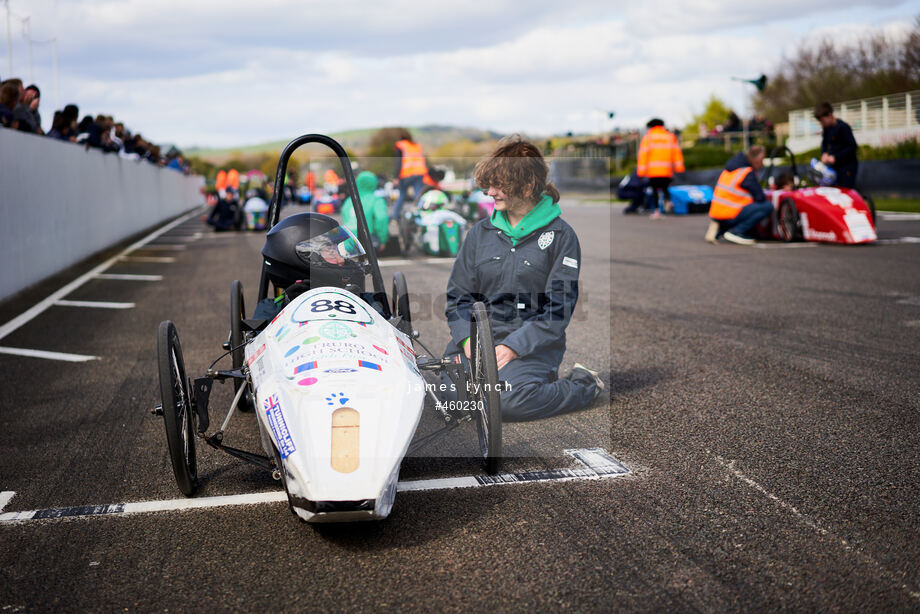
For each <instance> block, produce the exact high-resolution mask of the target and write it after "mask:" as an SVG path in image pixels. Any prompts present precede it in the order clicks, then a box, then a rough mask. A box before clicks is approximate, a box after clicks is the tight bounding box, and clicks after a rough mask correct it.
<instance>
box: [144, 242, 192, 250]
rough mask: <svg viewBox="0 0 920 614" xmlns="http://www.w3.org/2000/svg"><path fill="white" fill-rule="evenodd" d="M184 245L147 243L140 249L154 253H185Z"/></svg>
mask: <svg viewBox="0 0 920 614" xmlns="http://www.w3.org/2000/svg"><path fill="white" fill-rule="evenodd" d="M186 247H187V246H186V245H182V244H179V243H148V244H147V245H145V246H144V247H142V248H140V249H141V250H143V251H147V250H155V251H160V250H163V251H170V252H181V251H185V248H186Z"/></svg>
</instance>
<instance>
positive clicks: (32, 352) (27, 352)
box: [0, 347, 99, 362]
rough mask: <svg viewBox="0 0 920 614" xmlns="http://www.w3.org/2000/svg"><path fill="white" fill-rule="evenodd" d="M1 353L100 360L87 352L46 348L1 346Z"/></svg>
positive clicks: (33, 356) (67, 360) (46, 357)
mask: <svg viewBox="0 0 920 614" xmlns="http://www.w3.org/2000/svg"><path fill="white" fill-rule="evenodd" d="M0 354H10V355H12V356H26V357H28V358H45V359H47V360H63V361H64V362H87V361H89V360H99V357H98V356H89V355H87V354H67V353H65V352H47V351H45V350H27V349H25V348H11V347H0Z"/></svg>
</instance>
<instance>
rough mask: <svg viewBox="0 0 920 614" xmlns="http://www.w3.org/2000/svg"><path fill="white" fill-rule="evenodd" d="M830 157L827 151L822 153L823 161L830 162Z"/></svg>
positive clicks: (823, 162)
mask: <svg viewBox="0 0 920 614" xmlns="http://www.w3.org/2000/svg"><path fill="white" fill-rule="evenodd" d="M830 157H831V155H830V154H826V153H823V154H821V163H822V164H830V159H829V158H830Z"/></svg>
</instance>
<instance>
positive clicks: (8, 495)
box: [0, 490, 16, 512]
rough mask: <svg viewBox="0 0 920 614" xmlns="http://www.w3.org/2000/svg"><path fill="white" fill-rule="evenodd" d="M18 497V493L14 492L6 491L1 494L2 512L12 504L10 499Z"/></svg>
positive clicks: (0, 510)
mask: <svg viewBox="0 0 920 614" xmlns="http://www.w3.org/2000/svg"><path fill="white" fill-rule="evenodd" d="M15 496H16V491H14V490H4V491H3V492H0V512H2V511H3V508H5V507H6V504H7V503H9V502H10V499H12V498H13V497H15Z"/></svg>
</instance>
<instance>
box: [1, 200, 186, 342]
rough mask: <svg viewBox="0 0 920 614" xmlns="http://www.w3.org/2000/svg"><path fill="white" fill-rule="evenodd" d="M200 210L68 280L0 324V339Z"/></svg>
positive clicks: (167, 225) (184, 216)
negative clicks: (122, 257)
mask: <svg viewBox="0 0 920 614" xmlns="http://www.w3.org/2000/svg"><path fill="white" fill-rule="evenodd" d="M200 212H201V208H200V207H196V208H195V210H194V211H191V212H189V213H186V214H185V215H183V216H181V217H178V218H176V219H175V220H173V221H172V222H170V223H169V224H166V225H165V226H163V227H162V228H159V229H157V230H155V231H153V232H151V233H150V234H149V235H147V236H146V237H144V238H143V239H141V240H139V241H137V242H136V243H133V244H132V245H130V246H128V247H127V248H125V249H124V251H122V252H121V253H120V254H118V255H116V256H112V257H111V258H109V259H108V260H106V261H105V262H103V263H102V264H100V265H98V266H96V267H95V268H93V269H92V270H91V271H88V272H87V273H84V274H83V275H81V276H80V277H78V278H76V279H75V280H73V281H72V282H70V283H69V284H67V285H66V286H64V287H63V288H61V289H60V290H58V291H57V292H54V293H53V294H51V296H49V297H48V298H46V299H44V300H43V301H41V302H39V303H37V304H35V305H33V306H32V307H30V308H29V309H27V310H26V311H24V312H23V313H21V314H19V315H18V316H16V317H15V318H13V319H12V320H10V321H9V322H7V323H6V324H4V325H3V326H0V339H3V338H4V337H6V336H7V335H9V334H10V333H12V332H13V331H15V330H16V329H18V328H20V327H21V326H23V325H24V324H26V323H27V322H30V321H31V320H32V319H34V318H35V317H37V316H38V315H40V314H41V313H42V312H44V311H45V310H46V309H48V308H49V307H51V306H53V305H54V303H55V302H57V301H59V300H61V299H62V298H64V297H65V296H67V295H68V294H70V293H71V292H73V291H74V290H76V289H77V288H79V287H80V286H82V285H83V284H85V283H86V282H87V281H89V280H90V279H93V278H95V277H96V276H97V275H99V274H100V273H102V272H103V271H105V270H107V269H108V268H110V267H111V266H112V265H114V264H115V263H117V262H118V259H119V258H120V257H121V256H124V255H127V254H130V253H131V252H133V251H135V250H137V249H140V248H141V247H143V246H145V245H147V244H148V243H150V242H151V241H153V240H154V239H156V238H157V237H159V236H161V235H164V234H166V233H167V232H169V231H170V230H172V229H173V228H175V227H176V226H178V225H179V224H182V223H184V222H187V221H188V220H190V219H192V218H194V217H195V216H197V215H200ZM183 247H184V246H183Z"/></svg>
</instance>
